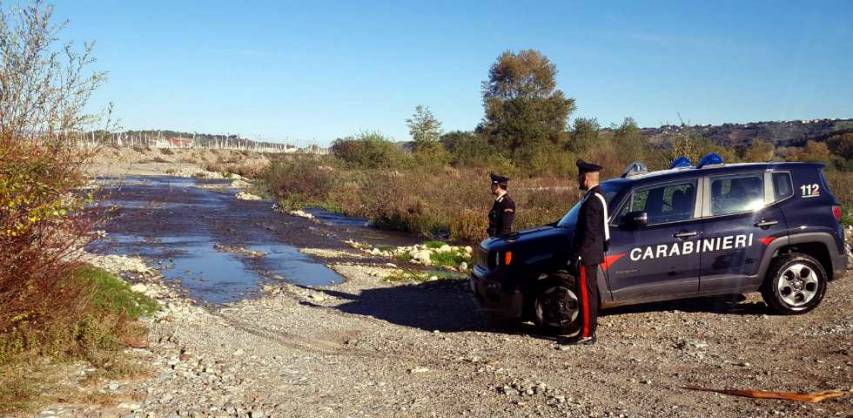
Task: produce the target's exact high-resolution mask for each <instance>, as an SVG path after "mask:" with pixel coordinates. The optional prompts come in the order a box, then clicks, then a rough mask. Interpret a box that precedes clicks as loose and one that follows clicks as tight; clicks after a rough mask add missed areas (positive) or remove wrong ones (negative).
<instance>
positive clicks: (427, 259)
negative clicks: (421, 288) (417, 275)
mask: <svg viewBox="0 0 853 418" xmlns="http://www.w3.org/2000/svg"><path fill="white" fill-rule="evenodd" d="M410 254H411V255H412V261H415V262H418V263H421V264H425V265H430V264H431V263H432V253H431V252H430V251H429V250H416V251H414V252H412V253H410Z"/></svg>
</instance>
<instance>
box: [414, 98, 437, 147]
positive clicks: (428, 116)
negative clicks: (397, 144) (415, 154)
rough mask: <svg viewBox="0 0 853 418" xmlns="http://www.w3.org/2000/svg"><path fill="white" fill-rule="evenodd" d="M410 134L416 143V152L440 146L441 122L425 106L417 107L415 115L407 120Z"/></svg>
mask: <svg viewBox="0 0 853 418" xmlns="http://www.w3.org/2000/svg"><path fill="white" fill-rule="evenodd" d="M406 125H408V126H409V134H410V135H411V136H412V140H414V141H415V151H418V150H420V149H424V148H430V147H433V146H435V145H438V140H439V138H440V137H441V122H439V121H438V119H436V118H435V116H433V114H432V112H430V110H429V108H428V107H426V106H423V105H418V106H416V107H415V113H414V114H413V115H412V117H411V118H410V119H406Z"/></svg>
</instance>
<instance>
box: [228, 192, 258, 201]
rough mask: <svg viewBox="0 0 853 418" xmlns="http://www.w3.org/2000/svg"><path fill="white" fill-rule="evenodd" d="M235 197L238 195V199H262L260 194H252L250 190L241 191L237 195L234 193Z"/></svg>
mask: <svg viewBox="0 0 853 418" xmlns="http://www.w3.org/2000/svg"><path fill="white" fill-rule="evenodd" d="M234 197H236V198H237V200H261V199H262V198H261V197H260V196H258V195H254V194H251V193H249V192H239V193H237V194H236V195H234Z"/></svg>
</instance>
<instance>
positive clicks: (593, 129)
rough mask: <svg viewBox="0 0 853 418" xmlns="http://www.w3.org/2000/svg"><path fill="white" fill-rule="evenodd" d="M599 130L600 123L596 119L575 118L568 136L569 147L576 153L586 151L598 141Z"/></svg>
mask: <svg viewBox="0 0 853 418" xmlns="http://www.w3.org/2000/svg"><path fill="white" fill-rule="evenodd" d="M599 130H601V125H599V123H598V120H597V119H595V118H575V121H574V123H573V124H572V131H571V134H570V136H569V138H570V142H569V149H570V150H572V151H574V152H577V153H583V152H586V151H587V150H589V149H590V148H591V147H592V146H593V145H594V144H595V142H596V141H598V131H599Z"/></svg>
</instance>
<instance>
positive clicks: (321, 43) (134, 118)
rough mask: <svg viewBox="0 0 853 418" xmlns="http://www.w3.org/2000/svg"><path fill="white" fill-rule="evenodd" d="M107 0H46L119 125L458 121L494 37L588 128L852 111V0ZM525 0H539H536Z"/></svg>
mask: <svg viewBox="0 0 853 418" xmlns="http://www.w3.org/2000/svg"><path fill="white" fill-rule="evenodd" d="M596 3H599V2H585V3H579V2H569V1H555V2H530V3H525V2H519V1H507V2H474V1H469V2H463V1H429V2H424V1H419V2H405V1H387V2H367V1H352V2H344V1H341V2H324V1H313V2H306V1H298V2H287V1H252V2H242V1H241V2H238V1H150V0H149V1H144V2H142V1H136V2H130V1H119V0H109V1H108V0H102V1H91V0H74V1H63V2H59V3H58V4H56V5H55V6H56V15H57V17H59V18H63V19H69V20H70V24H69V27H68V28H67V29H66V30H65V31H63V32H62V38H63V39H65V40H74V41H84V40H94V41H95V42H96V46H95V55H96V56H97V58H98V62H97V64H96V68H97V69H100V70H106V71H108V72H109V80H108V81H107V83H106V84H105V85H104V86H103V88H101V89H100V90H99V91H98V92H97V94H96V95H95V97H94V98H93V102H92V104H93V105H94V106H103V105H104V104H105V103H107V102H112V103H114V105H115V115H116V116H117V117H118V118H119V119H120V120H121V124H122V126H123V127H124V128H127V129H142V128H161V129H176V130H186V131H198V132H211V133H239V134H241V135H244V136H248V137H255V138H258V137H259V138H263V139H271V140H287V141H288V142H291V143H293V142H295V141H296V140H298V141H299V144H300V145H303V144H307V143H311V142H316V143H319V144H323V145H325V144H328V143H329V142H330V141H331V140H334V139H335V138H337V137H342V136H346V135H351V134H354V133H357V132H360V131H365V130H378V131H381V132H383V133H385V134H387V135H390V136H392V137H394V138H396V139H398V140H404V139H407V138H408V132H407V129H406V125H405V119H406V118H407V117H409V116H410V115H411V113H412V111H413V110H414V107H415V106H416V105H418V104H423V105H427V106H429V107H430V108H431V109H432V111H433V113H434V114H435V115H436V116H437V117H438V118H439V119H440V120H441V121H442V122H443V127H444V129H445V130H447V131H449V130H456V129H460V130H468V129H473V128H474V127H475V126H476V124H477V123H478V122H479V121H480V119H481V118H482V115H483V109H482V102H481V96H480V83H481V82H482V81H483V80H485V79H486V77H487V74H488V69H489V66H490V65H491V64H492V63H493V62H494V60H495V59H496V57H497V56H498V55H499V54H500V53H501V52H502V51H505V50H519V49H523V48H535V49H538V50H540V51H542V52H543V53H544V54H546V55H547V56H548V57H549V58H550V59H551V60H552V61H553V62H554V63H555V64H556V65H557V68H558V70H559V75H558V84H559V87H560V88H561V89H562V90H563V91H564V92H566V94H567V95H569V96H571V97H574V98H575V99H576V100H577V108H578V110H577V112H576V113H575V114H574V115H573V117H575V116H585V117H596V118H598V120H599V121H600V122H601V123H602V125H605V126H606V125H609V124H611V123H616V122H619V121H621V120H622V119H623V118H624V117H626V116H631V117H633V118H635V119H636V120H637V121H638V123H639V124H640V125H641V126H657V125H660V124H663V123H677V122H679V120H680V119H679V115H680V118H681V119H683V120H684V121H685V122H688V123H696V124H705V123H723V122H748V121H757V120H783V119H811V118H824V117H828V118H835V117H853V23H851V22H853V2H850V1H836V2H831V1H815V2H805V1H803V2H784V1H754V2H746V1H731V2H728V1H719V2H700V1H695V2H690V1H674V2H606V3H607V4H606V5H599V4H596ZM536 4H538V5H536Z"/></svg>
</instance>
